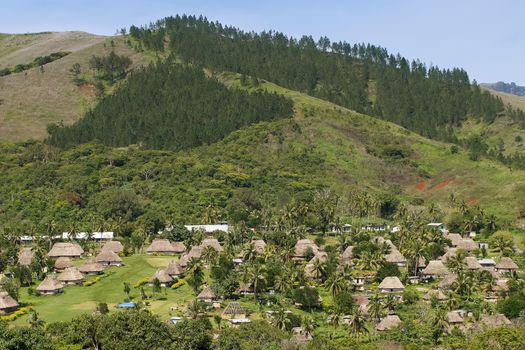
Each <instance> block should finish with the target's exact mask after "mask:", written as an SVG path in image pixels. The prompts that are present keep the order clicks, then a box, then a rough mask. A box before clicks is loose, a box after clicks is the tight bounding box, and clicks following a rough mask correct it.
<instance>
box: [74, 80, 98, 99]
mask: <svg viewBox="0 0 525 350" xmlns="http://www.w3.org/2000/svg"><path fill="white" fill-rule="evenodd" d="M78 88H79V90H80V93H81V94H82V95H84V96H86V97H95V96H96V89H95V85H94V84H91V83H82V84H80V85H79V86H78Z"/></svg>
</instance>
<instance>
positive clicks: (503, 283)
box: [492, 279, 510, 292]
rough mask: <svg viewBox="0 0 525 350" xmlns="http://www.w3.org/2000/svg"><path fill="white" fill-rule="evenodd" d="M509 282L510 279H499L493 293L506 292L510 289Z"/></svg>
mask: <svg viewBox="0 0 525 350" xmlns="http://www.w3.org/2000/svg"><path fill="white" fill-rule="evenodd" d="M508 282H509V280H508V279H497V280H496V284H495V285H494V287H492V291H494V292H506V291H508V290H509V289H510V288H509V283H508Z"/></svg>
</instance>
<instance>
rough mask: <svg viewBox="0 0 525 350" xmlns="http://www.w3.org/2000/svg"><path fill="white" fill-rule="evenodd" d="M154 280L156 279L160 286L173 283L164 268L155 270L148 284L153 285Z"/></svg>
mask: <svg viewBox="0 0 525 350" xmlns="http://www.w3.org/2000/svg"><path fill="white" fill-rule="evenodd" d="M155 280H158V281H159V283H160V286H161V287H169V286H170V285H171V284H172V283H173V278H171V276H170V275H169V274H168V273H167V272H166V271H165V270H157V272H155V274H154V275H153V276H152V277H151V278H150V280H149V286H150V287H153V286H154V285H155Z"/></svg>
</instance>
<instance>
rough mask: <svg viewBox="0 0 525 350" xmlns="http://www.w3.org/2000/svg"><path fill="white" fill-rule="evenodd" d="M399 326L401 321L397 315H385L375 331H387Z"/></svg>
mask: <svg viewBox="0 0 525 350" xmlns="http://www.w3.org/2000/svg"><path fill="white" fill-rule="evenodd" d="M400 324H401V319H400V318H399V316H397V315H387V316H386V317H385V318H383V319H382V320H381V322H379V323H378V324H377V326H376V330H377V331H380V332H382V331H388V330H390V329H392V328H395V327H397V326H399V325H400Z"/></svg>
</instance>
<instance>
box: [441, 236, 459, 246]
mask: <svg viewBox="0 0 525 350" xmlns="http://www.w3.org/2000/svg"><path fill="white" fill-rule="evenodd" d="M443 237H444V238H445V239H448V240H449V241H450V246H451V247H457V246H458V245H459V242H461V240H462V239H463V237H461V235H460V234H459V233H446V234H444V235H443Z"/></svg>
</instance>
